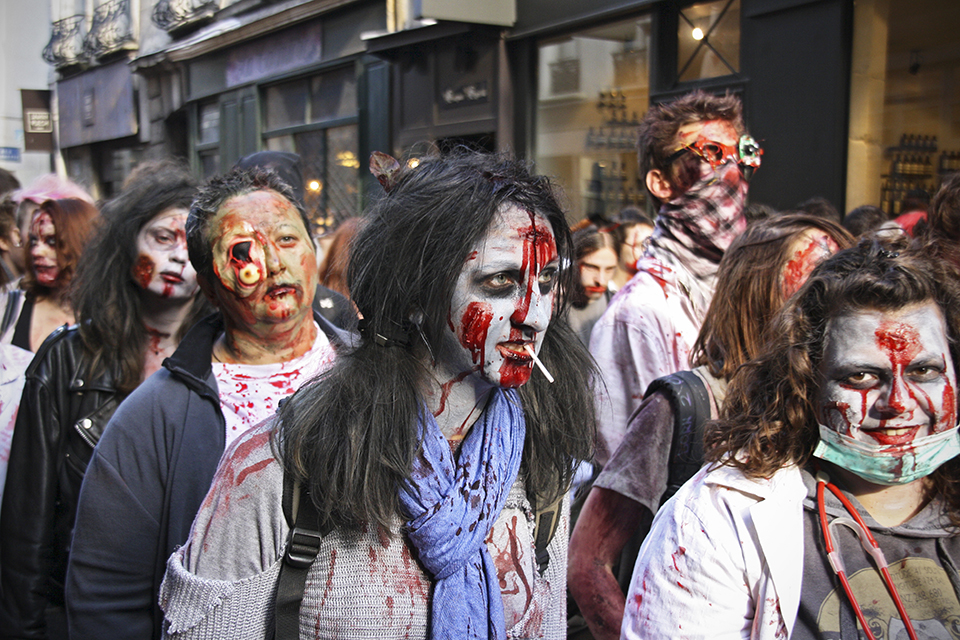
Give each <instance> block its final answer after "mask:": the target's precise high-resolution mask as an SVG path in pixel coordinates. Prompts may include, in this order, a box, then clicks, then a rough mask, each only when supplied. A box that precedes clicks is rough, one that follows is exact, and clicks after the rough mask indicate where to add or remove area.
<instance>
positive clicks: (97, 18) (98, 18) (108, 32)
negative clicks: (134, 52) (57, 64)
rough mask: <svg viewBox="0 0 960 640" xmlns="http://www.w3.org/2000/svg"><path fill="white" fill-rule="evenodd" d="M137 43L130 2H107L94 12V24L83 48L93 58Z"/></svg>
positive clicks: (123, 0)
mask: <svg viewBox="0 0 960 640" xmlns="http://www.w3.org/2000/svg"><path fill="white" fill-rule="evenodd" d="M131 43H135V40H134V37H133V16H132V15H131V13H130V0H107V2H103V3H101V4H99V5H98V6H97V8H96V9H95V10H94V12H93V24H92V25H91V26H90V32H89V33H88V34H87V37H86V38H85V39H84V42H83V46H84V49H85V50H86V52H87V55H89V56H90V57H92V58H97V57H100V56H103V55H106V54H108V53H113V52H114V51H118V50H120V49H123V48H125V45H128V44H131Z"/></svg>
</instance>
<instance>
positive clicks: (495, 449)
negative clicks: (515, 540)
mask: <svg viewBox="0 0 960 640" xmlns="http://www.w3.org/2000/svg"><path fill="white" fill-rule="evenodd" d="M525 433H526V423H525V421H524V418H523V409H522V407H521V406H520V396H519V395H518V394H517V392H516V391H514V390H513V389H496V390H494V392H493V397H492V398H491V399H490V402H489V403H488V404H487V408H486V410H485V411H484V412H483V415H482V416H480V419H479V420H477V422H476V424H474V425H473V427H472V428H471V429H470V432H469V433H468V434H467V437H466V438H464V440H463V443H462V444H461V448H460V458H459V460H458V461H456V462H454V460H453V455H452V454H451V451H450V445H449V444H448V443H447V440H446V438H444V437H443V434H442V433H440V428H439V427H438V426H437V422H436V420H434V419H433V416H432V415H431V414H430V412H428V411H427V412H425V417H424V418H423V419H421V421H420V439H421V442H422V443H423V453H422V454H421V455H420V456H418V457H417V459H416V460H414V463H413V475H412V476H411V479H410V481H409V482H407V483H406V485H405V486H404V487H402V488H401V489H400V502H401V504H402V505H403V508H404V509H405V510H406V513H407V514H408V516H409V517H410V519H409V521H408V522H407V523H406V526H407V530H408V534H409V537H410V540H411V541H412V542H413V544H414V546H415V547H416V548H417V552H418V554H419V557H420V561H421V562H422V563H423V565H424V566H425V567H426V568H427V570H428V571H429V572H430V573H431V574H432V575H433V579H434V581H435V584H434V589H433V600H432V604H431V608H430V623H431V624H430V638H432V639H440V638H444V639H446V638H451V639H456V640H459V639H461V638H482V639H483V640H487V639H488V638H498V639H500V638H505V637H506V629H505V626H506V625H505V622H504V614H503V597H502V596H501V594H500V582H499V578H498V576H497V568H496V566H494V564H493V558H492V557H490V552H489V551H488V550H487V545H486V542H485V541H486V539H487V534H489V533H490V528H491V527H492V526H493V522H494V521H495V520H496V519H497V517H498V516H499V515H500V511H502V510H503V504H504V502H506V499H507V494H508V493H509V492H510V487H512V486H513V483H514V482H515V481H516V478H517V472H518V471H519V470H520V458H521V456H522V454H523V441H524V435H525Z"/></svg>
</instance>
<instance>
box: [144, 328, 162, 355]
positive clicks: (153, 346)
mask: <svg viewBox="0 0 960 640" xmlns="http://www.w3.org/2000/svg"><path fill="white" fill-rule="evenodd" d="M147 335H149V336H150V347H149V349H150V351H153V352H154V353H157V354H159V353H160V337H161V336H160V333H159V332H157V331H154V330H152V329H147Z"/></svg>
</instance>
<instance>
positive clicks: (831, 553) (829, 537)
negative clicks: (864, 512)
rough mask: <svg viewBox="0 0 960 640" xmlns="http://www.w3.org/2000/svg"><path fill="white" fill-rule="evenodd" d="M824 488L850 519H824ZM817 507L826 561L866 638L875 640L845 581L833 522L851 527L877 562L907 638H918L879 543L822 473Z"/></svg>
mask: <svg viewBox="0 0 960 640" xmlns="http://www.w3.org/2000/svg"><path fill="white" fill-rule="evenodd" d="M824 487H826V488H827V489H829V490H830V491H831V493H833V495H835V496H836V497H837V499H838V500H840V504H842V505H843V508H844V509H846V510H847V513H849V514H850V515H851V516H853V520H851V519H850V518H834V520H833V522H830V523H828V522H827V511H826V508H825V506H824V501H823V489H824ZM817 510H818V511H819V514H820V529H821V530H822V531H823V542H824V544H825V545H826V547H827V560H829V562H830V566H831V567H833V571H834V573H836V574H837V577H838V578H839V579H840V584H841V585H843V590H844V592H846V594H847V599H848V600H850V605H851V606H852V607H853V612H854V613H855V614H856V615H857V620H859V621H860V626H861V628H862V629H863V632H864V633H865V634H866V635H867V639H868V640H876V637H875V636H874V635H873V632H872V631H870V627H869V626H867V620H866V618H864V617H863V611H862V610H861V609H860V603H859V602H857V599H856V598H855V597H854V595H853V589H851V588H850V582H849V581H848V580H847V571H846V567H844V565H843V558H841V557H840V551H839V550H838V549H837V548H836V547H835V546H834V544H833V534H832V533H831V528H832V527H833V526H834V525H843V526H845V527H847V528H849V529H851V530H852V531H853V532H854V533H855V534H856V535H857V539H858V540H860V544H861V545H862V546H863V549H864V551H866V552H867V554H868V555H869V556H870V557H871V558H873V562H874V563H875V564H876V565H877V569H879V570H880V575H881V576H882V577H883V583H884V585H885V586H886V587H887V591H889V592H890V597H892V598H893V603H894V604H895V605H896V607H897V612H898V613H899V614H900V619H901V620H902V621H903V625H904V626H905V627H906V629H907V635H909V636H910V640H918V639H917V632H916V631H914V630H913V623H912V622H911V621H910V617H909V616H908V615H907V610H906V608H904V606H903V601H902V600H901V599H900V593H899V592H898V591H897V587H896V586H895V585H894V584H893V578H891V577H890V572H889V571H888V570H887V560H886V558H884V557H883V551H881V550H880V545H878V544H877V541H876V539H874V537H873V534H871V533H870V529H868V528H867V525H866V523H864V521H863V518H861V517H860V514H859V513H858V512H857V509H856V507H854V506H853V504H851V502H850V500H848V499H847V497H846V496H845V495H843V492H842V491H840V490H839V489H837V487H836V485H834V484H833V483H831V482H830V481H829V479H828V478H827V476H826V474H824V473H823V472H819V473H817Z"/></svg>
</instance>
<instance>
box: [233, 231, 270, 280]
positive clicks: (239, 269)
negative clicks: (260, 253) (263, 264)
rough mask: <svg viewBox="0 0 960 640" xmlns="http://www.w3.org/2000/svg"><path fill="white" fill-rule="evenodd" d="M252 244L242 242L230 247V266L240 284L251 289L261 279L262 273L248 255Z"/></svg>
mask: <svg viewBox="0 0 960 640" xmlns="http://www.w3.org/2000/svg"><path fill="white" fill-rule="evenodd" d="M252 247H253V242H251V241H250V240H242V241H240V242H238V243H236V244H235V245H233V246H232V247H230V265H231V266H232V267H233V268H234V270H235V271H236V274H237V280H239V281H240V284H242V285H244V286H247V287H252V286H254V285H255V284H257V283H259V282H260V281H261V280H262V279H263V271H262V270H261V269H260V266H259V265H258V264H257V262H256V261H255V260H254V259H253V256H251V255H250V253H251V249H252Z"/></svg>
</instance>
